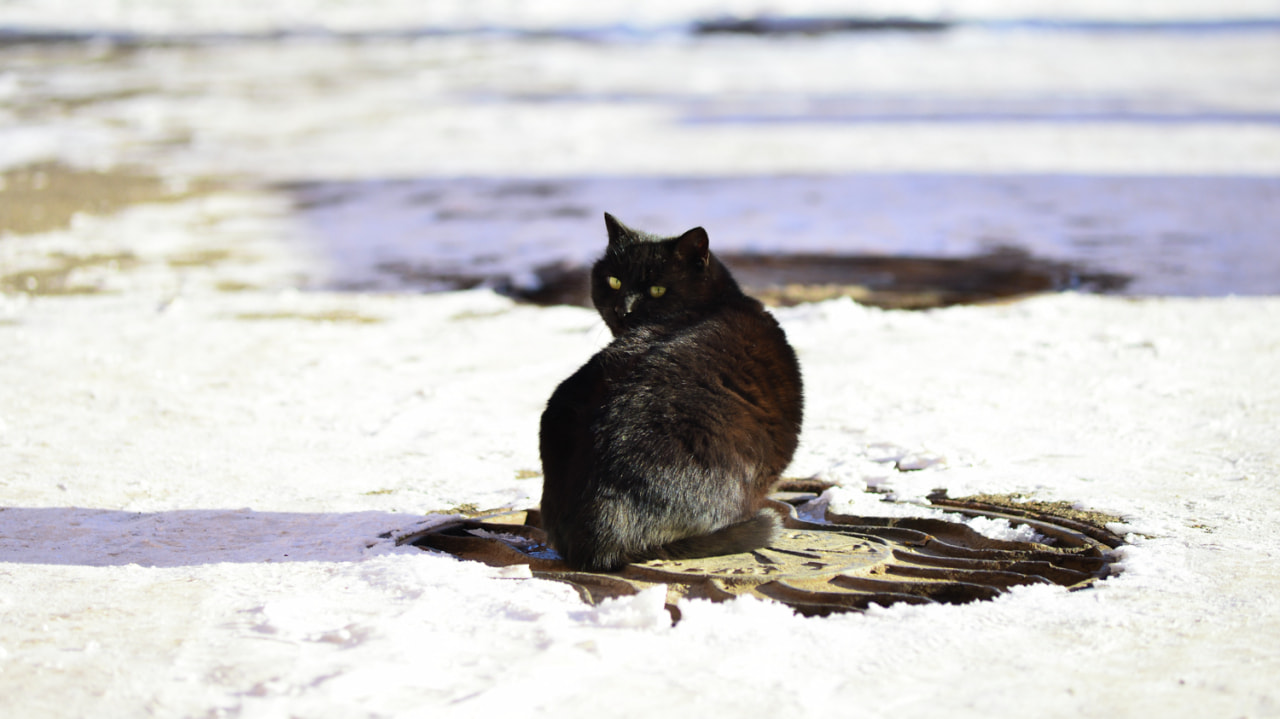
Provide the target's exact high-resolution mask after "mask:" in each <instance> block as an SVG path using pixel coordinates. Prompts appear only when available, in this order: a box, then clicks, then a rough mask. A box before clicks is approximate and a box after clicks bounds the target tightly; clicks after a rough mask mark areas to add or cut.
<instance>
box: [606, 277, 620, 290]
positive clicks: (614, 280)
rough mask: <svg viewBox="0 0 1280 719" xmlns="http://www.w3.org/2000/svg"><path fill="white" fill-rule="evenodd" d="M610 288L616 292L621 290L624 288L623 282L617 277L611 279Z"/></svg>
mask: <svg viewBox="0 0 1280 719" xmlns="http://www.w3.org/2000/svg"><path fill="white" fill-rule="evenodd" d="M609 286H610V287H612V288H613V289H615V290H616V289H619V288H621V287H622V280H620V279H618V278H617V277H610V278H609Z"/></svg>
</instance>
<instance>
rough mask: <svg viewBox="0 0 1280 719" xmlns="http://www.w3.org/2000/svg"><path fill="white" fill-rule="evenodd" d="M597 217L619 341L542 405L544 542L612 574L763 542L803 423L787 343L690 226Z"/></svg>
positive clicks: (605, 300)
mask: <svg viewBox="0 0 1280 719" xmlns="http://www.w3.org/2000/svg"><path fill="white" fill-rule="evenodd" d="M605 226H606V228H607V230H608V235H609V245H608V249H607V250H606V252H605V255H604V257H602V258H601V259H600V260H599V261H598V262H597V263H596V264H595V266H594V267H593V268H592V272H591V295H592V300H593V301H594V303H595V306H596V309H597V310H599V312H600V316H601V317H603V318H604V321H605V324H606V325H608V327H609V329H610V330H611V331H612V332H613V335H614V339H613V341H612V342H611V343H610V344H609V346H607V347H605V348H604V349H603V350H601V351H600V352H599V353H597V354H596V355H595V356H594V357H592V358H591V360H590V361H588V362H587V363H586V364H585V365H583V367H582V368H581V369H579V370H578V371H577V372H576V373H574V374H573V375H572V376H570V377H569V378H568V379H567V380H565V381H564V382H563V383H561V384H560V386H559V387H558V388H557V389H556V391H555V393H554V394H552V396H551V399H550V400H549V401H548V402H547V408H546V411H545V412H544V413H543V415H542V428H541V435H540V440H541V451H542V467H543V476H544V480H543V487H542V505H541V510H542V526H543V529H544V530H545V531H546V533H547V537H548V540H549V541H550V543H551V546H552V547H554V548H555V549H556V551H557V552H559V553H560V555H561V557H563V558H564V560H565V562H566V563H568V565H569V566H571V567H573V568H575V569H585V570H612V569H617V568H619V567H621V566H622V565H624V564H626V563H628V562H635V561H643V560H646V559H654V558H672V559H675V558H690V557H703V556H713V555H719V554H732V553H736V552H745V551H750V550H753V549H757V548H759V547H763V546H766V545H768V544H769V543H770V542H771V541H772V540H773V539H774V537H775V535H776V534H777V531H778V524H779V518H778V515H777V514H776V513H774V512H772V511H771V510H768V509H763V508H762V507H763V504H764V501H765V495H766V494H767V493H768V491H769V489H770V487H771V486H772V485H773V484H774V483H775V482H776V481H777V480H778V478H779V475H780V474H781V473H782V470H783V469H785V468H786V466H787V464H788V463H790V461H791V456H792V454H793V453H794V452H795V448H796V442H797V439H798V436H799V433H800V422H801V417H802V397H801V382H800V368H799V364H798V363H797V362H796V356H795V353H794V352H793V351H792V349H791V346H790V345H789V344H787V340H786V336H785V335H784V334H783V331H782V328H781V327H779V326H778V323H777V322H776V321H775V320H774V319H773V317H772V316H771V315H770V314H769V313H767V312H766V311H765V310H764V307H763V306H762V305H761V304H760V303H759V302H758V301H757V300H755V299H752V298H751V297H748V296H746V295H745V294H743V293H742V290H741V289H740V288H739V287H738V284H737V282H735V281H734V279H733V277H732V276H730V274H729V271H728V270H727V269H725V267H724V265H722V264H721V263H720V261H719V260H718V259H716V257H715V255H714V254H711V252H710V251H709V250H708V247H707V233H706V231H705V230H703V229H702V228H701V227H698V228H695V229H692V230H689V231H688V232H686V233H684V234H683V235H681V236H679V237H676V238H666V239H664V238H659V237H655V236H653V235H650V234H647V233H643V232H638V231H636V230H632V229H630V228H628V227H626V226H624V225H623V224H622V223H620V222H618V221H617V220H616V219H614V218H613V217H612V216H611V215H609V214H607V213H606V214H605ZM610 278H616V280H614V282H615V283H617V284H620V287H619V288H617V289H614V288H613V287H611V286H610ZM655 286H656V287H661V288H665V290H666V291H665V294H662V295H661V296H659V297H654V296H652V294H651V292H650V288H652V287H655Z"/></svg>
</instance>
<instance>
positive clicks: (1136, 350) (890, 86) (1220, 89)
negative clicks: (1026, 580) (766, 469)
mask: <svg viewBox="0 0 1280 719" xmlns="http://www.w3.org/2000/svg"><path fill="white" fill-rule="evenodd" d="M420 5H421V4H420V3H408V2H391V1H389V0H388V1H385V2H378V3H359V4H357V3H338V2H302V1H301V0H299V1H297V2H282V3H277V4H274V5H272V6H271V7H270V8H266V9H263V8H259V7H258V6H257V5H254V4H250V3H239V2H224V3H203V2H166V3H162V2H116V3H101V4H99V3H93V4H82V3H74V4H73V3H56V2H48V1H47V0H42V1H41V2H35V1H19V2H7V3H0V28H4V29H5V30H11V29H12V30H14V31H15V32H16V31H21V32H25V33H33V32H43V33H46V34H47V35H51V34H54V33H58V32H62V33H67V34H71V35H75V36H84V35H93V34H105V35H109V36H110V37H112V38H115V39H114V40H98V41H96V42H90V41H84V40H77V41H75V42H72V43H68V44H56V43H55V44H20V45H6V46H4V47H3V48H0V53H2V57H3V58H4V64H3V66H2V67H0V167H3V168H18V167H22V166H28V165H29V164H30V163H37V162H51V161H56V162H59V163H62V165H65V166H74V167H82V168H96V169H110V168H113V167H119V166H131V167H136V168H142V169H143V170H145V171H147V172H150V173H153V174H155V175H156V176H159V177H161V178H163V179H164V181H165V183H166V185H165V186H166V187H172V188H175V189H174V197H172V198H170V201H167V202H163V203H154V204H141V205H135V206H132V207H128V208H126V209H123V210H122V211H119V212H116V213H113V214H108V215H92V214H80V215H77V216H75V217H73V218H72V219H71V220H70V221H69V223H68V224H67V226H65V227H58V228H52V229H49V230H48V231H45V232H41V233H38V234H24V235H14V234H10V235H6V236H0V279H3V278H7V277H10V276H24V277H26V276H39V277H46V276H47V273H46V274H39V272H38V271H54V270H56V269H57V268H59V267H63V268H65V274H66V277H64V278H63V280H65V282H66V283H67V285H68V286H71V287H75V288H79V289H78V290H77V291H79V292H82V294H70V295H56V294H41V293H40V290H41V287H39V286H38V283H37V286H33V287H30V288H28V289H30V290H31V291H32V292H33V294H25V293H22V292H18V291H12V292H9V293H8V294H5V295H0V507H2V508H0V613H2V615H3V619H4V621H3V623H2V624H0V701H2V703H3V706H4V707H5V712H6V715H13V716H137V715H146V714H154V715H160V716H245V717H275V716H332V717H351V716H464V715H466V716H476V715H481V714H496V713H499V712H502V713H508V714H509V713H513V712H514V713H520V714H528V715H531V716H547V715H554V716H556V717H570V718H573V717H587V716H592V717H595V716H605V715H607V716H674V715H676V714H684V713H700V714H706V715H715V716H743V717H756V716H759V717H764V716H769V717H777V716H823V717H829V716H843V715H857V716H870V717H925V716H939V715H946V716H956V717H992V716H1028V715H1034V716H1072V717H1075V716H1108V717H1113V716H1114V717H1125V716H1133V717H1147V716H1194V717H1201V716H1250V717H1263V716H1275V715H1278V714H1280V690H1277V688H1276V687H1277V686H1278V685H1280V683H1278V682H1277V677H1280V609H1277V606H1276V603H1275V602H1274V601H1273V597H1274V596H1275V595H1276V593H1277V592H1278V591H1280V576H1277V573H1276V572H1275V570H1274V567H1273V565H1274V564H1275V562H1276V560H1277V558H1278V557H1280V500H1278V499H1277V496H1280V456H1278V455H1277V450H1276V427H1277V426H1280V373H1277V372H1276V367H1277V366H1280V301H1278V300H1277V299H1276V298H1275V297H1274V296H1273V295H1275V294H1277V288H1276V286H1275V285H1274V284H1270V283H1271V282H1273V281H1274V278H1275V277H1277V276H1280V268H1277V265H1276V250H1275V248H1276V247H1277V246H1280V242H1278V239H1280V238H1277V236H1276V232H1277V229H1276V228H1277V227H1280V218H1277V207H1280V201H1275V200H1276V199H1277V182H1278V180H1277V178H1278V177H1280V122H1277V120H1276V119H1275V118H1276V115H1277V113H1280V99H1278V98H1280V71H1278V70H1277V68H1280V42H1277V38H1278V37H1280V33H1277V31H1276V30H1275V29H1274V27H1273V25H1274V19H1275V18H1277V17H1280V8H1277V6H1276V5H1275V3H1270V2H1245V1H1240V2H1229V3H1197V2H1191V1H1190V0H1184V1H1183V2H1173V3H1133V4H1132V6H1131V7H1130V8H1129V10H1128V11H1126V12H1120V11H1118V10H1117V9H1116V7H1117V6H1116V4H1114V3H1102V2H1096V3H1093V2H1089V3H1075V4H1071V5H1059V4H1055V3H1050V2H1036V3H1032V4H1022V3H1019V4H1013V3H999V2H982V3H976V2H975V3H940V2H913V3H871V2H867V3H858V4H856V5H854V6H849V5H847V4H843V3H841V4H836V3H824V2H817V1H814V2H809V3H806V4H803V5H796V6H795V8H794V14H796V15H810V16H815V15H823V14H831V13H834V12H837V11H839V12H851V10H850V8H851V7H852V8H853V9H854V10H859V11H866V12H869V13H872V14H874V13H877V12H879V13H883V12H893V13H904V14H913V15H914V16H919V17H939V16H944V17H954V18H959V19H962V20H963V19H966V18H968V19H970V20H973V19H977V20H981V21H982V22H985V23H987V24H985V25H984V24H981V23H979V24H976V25H972V26H963V27H960V28H957V29H955V30H952V31H947V32H944V33H940V34H939V33H934V34H929V33H925V34H922V35H916V34H870V35H864V34H843V35H829V36H816V37H791V36H788V37H780V38H758V37H704V38H699V37H694V36H692V35H690V34H689V33H688V32H686V31H687V29H688V27H689V26H690V24H691V23H693V22H695V21H696V20H699V19H704V18H708V17H711V18H715V17H722V16H724V15H726V14H727V13H730V12H737V13H745V14H750V13H752V12H754V11H755V10H756V8H755V6H754V5H751V6H750V7H748V6H747V5H745V4H733V3H728V2H724V3H686V4H676V3H665V2H651V3H646V4H644V5H643V6H639V5H637V6H634V7H630V8H627V9H626V10H625V11H623V10H616V9H609V8H606V7H604V6H603V5H597V4H585V3H577V2H556V3H549V4H547V5H546V6H545V7H543V9H541V10H537V11H535V10H533V9H531V7H532V6H527V5H524V4H519V3H497V2H494V3H485V2H473V3H439V4H436V3H433V4H431V7H430V9H427V10H423V9H422V8H421V7H420ZM539 7H542V6H539ZM789 11H790V8H789ZM1010 17H1015V18H1016V17H1021V18H1033V19H1034V18H1037V17H1038V18H1046V17H1047V18H1058V19H1067V20H1073V21H1080V22H1083V23H1084V24H1083V25H1080V26H1078V27H1077V28H1076V29H1075V30H1069V31H1068V30H1053V29H1046V28H1045V27H1042V26H1037V25H1035V24H1034V23H1032V24H1028V23H1023V24H1022V25H1017V26H1015V27H1005V26H1001V25H999V24H992V23H991V22H990V21H992V19H993V18H994V19H996V20H999V19H1001V18H1010ZM1223 18H1226V19H1228V20H1231V19H1235V20H1240V19H1242V18H1243V20H1241V22H1242V23H1243V25H1244V27H1243V28H1242V27H1240V26H1235V25H1231V26H1229V27H1223V26H1221V25H1214V24H1213V23H1212V22H1209V25H1208V26H1205V25H1196V23H1198V22H1208V21H1213V20H1214V19H1219V20H1220V19H1223ZM1206 19H1207V20H1206ZM1259 19H1260V20H1259ZM1268 19H1269V20H1268ZM1098 20H1102V21H1124V22H1130V23H1133V22H1137V21H1144V22H1156V23H1157V24H1159V23H1161V22H1165V23H1168V22H1174V23H1175V24H1176V23H1184V25H1186V26H1185V27H1183V29H1181V30H1179V29H1177V28H1174V29H1169V28H1167V27H1164V28H1156V29H1154V30H1153V29H1150V28H1148V29H1145V30H1143V29H1140V28H1135V27H1133V26H1132V24H1131V25H1130V26H1129V28H1128V29H1127V30H1126V29H1123V28H1122V29H1119V30H1117V29H1114V28H1112V29H1105V28H1103V29H1101V30H1100V29H1098V28H1093V29H1090V28H1089V27H1088V26H1087V25H1088V23H1089V22H1093V21H1098ZM1268 22H1270V23H1271V24H1270V25H1269V24H1268ZM1250 23H1252V24H1250ZM406 27H408V28H413V29H414V30H413V31H412V32H407V33H405V32H401V33H399V34H396V33H394V32H391V33H388V32H387V31H388V30H395V29H397V28H398V29H401V30H403V28H406ZM424 28H435V29H436V30H448V31H449V32H435V31H432V32H425V31H424ZM566 28H568V29H570V30H573V31H572V32H568V31H566V30H565V29H566ZM584 28H585V29H586V30H583V29H584ZM282 29H283V30H286V31H288V32H286V33H285V37H284V39H282V40H274V39H272V33H274V32H275V31H277V30H282ZM547 29H550V30H552V32H550V33H544V34H541V35H537V34H530V32H529V31H534V30H536V31H542V30H547ZM335 32H336V33H339V36H336V37H335V36H333V35H331V34H329V33H335ZM342 33H346V34H345V35H343V34H342ZM184 35H185V36H188V39H187V40H182V41H173V42H169V43H160V44H154V43H152V42H148V41H145V39H146V38H153V39H154V38H170V39H171V40H172V39H174V38H179V39H181V38H180V36H184ZM194 36H199V37H195V39H194V40H191V38H192V37H194ZM215 36H216V37H215ZM140 37H141V38H143V39H144V41H139V40H138V38H140ZM0 39H2V38H0ZM206 180H209V181H212V182H213V184H212V186H211V187H212V189H207V190H200V191H198V192H191V193H190V196H185V195H184V194H183V193H184V192H186V190H184V189H183V188H194V187H201V186H202V185H201V184H200V183H201V182H204V181H206ZM566 188H567V189H566ZM4 191H6V190H5V189H3V188H0V192H4ZM8 191H12V188H9V190H8ZM504 193H505V194H504ZM605 210H609V211H612V212H615V213H617V214H619V216H621V217H623V218H624V219H625V220H626V221H629V222H634V224H636V225H639V226H642V227H651V228H652V229H654V230H656V231H664V232H675V231H679V230H682V229H684V228H685V227H686V226H689V225H693V224H703V225H705V226H706V227H707V228H708V230H709V231H710V233H711V237H712V242H713V248H714V247H716V246H722V245H723V246H729V247H734V248H736V249H741V250H749V251H787V250H791V251H796V250H803V251H806V252H837V253H856V252H873V253H902V254H919V255H931V256H962V255H966V254H969V253H972V252H975V251H981V250H983V249H984V248H986V247H989V246H991V245H998V244H1011V245H1014V246H1019V247H1022V248H1024V249H1027V250H1028V251H1031V252H1033V253H1035V254H1037V255H1042V256H1049V257H1054V258H1058V259H1066V260H1070V261H1073V262H1083V263H1094V264H1096V265H1099V266H1102V267H1104V268H1108V269H1112V270H1116V271H1121V272H1125V273H1132V274H1134V275H1135V277H1136V278H1137V279H1136V280H1135V282H1136V283H1137V284H1136V285H1135V293H1136V294H1140V295H1142V294H1173V295H1184V296H1183V297H1164V298H1159V297H1149V298H1142V299H1140V298H1117V297H1098V296H1087V295H1074V294H1065V295H1055V296H1047V297H1039V298H1034V299H1030V300H1025V301H1020V302H1016V303H1010V304H1001V305H991V306H979V307H957V308H951V309H947V310H939V311H931V312H923V313H904V312H891V311H881V310H876V309H870V308H866V307H862V306H859V305H856V304H854V303H852V302H850V301H835V302H829V303H824V304H818V305H802V306H798V307H794V308H789V309H784V310H778V311H776V312H775V314H776V316H777V317H778V318H779V320H780V321H781V322H782V324H783V326H784V328H785V329H786V331H787V333H788V336H789V338H790V339H791V341H792V343H793V344H794V345H795V347H796V350H797V352H798V353H799V356H800V359H801V362H802V365H803V369H804V373H805V381H806V388H807V403H806V423H805V429H804V434H803V437H802V443H801V447H800V450H799V452H798V453H797V456H796V459H795V462H794V463H793V465H792V467H791V468H790V469H789V470H788V475H789V476H795V477H817V478H821V479H826V480H830V481H835V482H838V483H839V484H840V486H839V487H838V488H837V489H834V490H832V491H831V492H829V493H828V494H827V495H826V496H825V497H824V498H823V499H822V500H821V501H822V502H829V503H830V506H831V507H832V508H833V509H835V510H837V511H841V512H848V513H881V514H897V513H904V512H907V513H913V514H922V515H924V516H935V515H934V514H933V513H935V512H936V511H937V510H936V509H935V508H932V507H929V506H927V504H926V500H925V499H924V498H925V497H926V496H927V495H928V494H929V493H930V492H932V491H933V490H935V489H937V488H945V489H947V490H948V491H949V492H950V494H951V495H952V496H963V495H966V494H975V493H1021V494H1024V495H1027V496H1030V497H1034V498H1036V499H1043V500H1054V501H1058V500H1061V501H1068V502H1071V503H1074V504H1076V505H1077V506H1080V507H1082V508H1088V509H1095V510H1099V511H1104V512H1108V513H1111V514H1115V515H1118V516H1121V517H1123V518H1124V522H1123V523H1121V524H1116V525H1113V526H1112V529H1113V530H1115V531H1118V532H1120V533H1122V534H1125V535H1127V539H1128V541H1129V544H1128V545H1126V546H1125V547H1123V548H1122V549H1121V550H1120V557H1119V559H1120V561H1119V565H1118V566H1119V567H1120V568H1121V572H1120V574H1119V575H1117V576H1115V577H1112V578H1109V579H1107V580H1105V581H1103V582H1101V583H1100V584H1099V585H1097V586H1096V587H1094V588H1092V589H1089V590H1085V591H1080V592H1074V593H1070V592H1066V591H1065V590H1062V589H1060V588H1055V587H1026V588H1020V589H1018V590H1015V591H1014V592H1012V593H1010V594H1008V595H1006V596H1003V597H1002V598H1000V599H998V600H996V601H993V602H986V603H977V604H972V605H968V606H963V607H957V606H929V607H917V606H910V607H909V606H895V607H892V608H889V609H877V610H874V611H871V612H868V613H866V614H862V615H847V616H837V617H831V618H826V619H803V618H800V617H797V616H795V615H793V614H792V612H791V611H790V610H789V609H787V608H786V607H783V606H781V605H776V604H769V603H765V602H759V601H754V600H740V601H736V602H731V603H727V604H711V603H706V602H698V601H695V602H685V603H683V604H682V605H681V614H682V620H681V622H680V623H679V624H678V625H676V626H674V627H673V626H671V624H670V615H669V614H668V613H667V612H666V611H665V610H664V609H663V606H662V605H663V600H664V595H663V593H662V592H660V591H658V592H649V593H644V594H641V595H638V596H636V597H633V598H630V599H625V600H620V601H614V602H609V603H606V604H604V605H602V606H599V607H594V608H593V607H588V606H586V605H584V604H582V603H581V601H580V600H579V599H578V596H577V595H576V593H575V592H574V591H573V590H572V589H571V588H569V587H567V586H565V585H561V584H556V583H551V582H543V581H539V580H534V579H531V578H528V577H527V576H522V573H521V572H519V571H512V570H510V569H506V570H499V569H491V568H488V567H485V566H482V565H478V564H473V563H466V562H460V561H458V560H455V559H453V558H451V557H447V556H444V555H439V554H434V553H430V552H423V551H420V550H417V549H412V548H404V547H399V548H398V547H395V546H394V537H396V536H397V535H399V534H402V533H406V532H410V531H413V530H416V529H420V528H422V527H424V526H428V525H429V524H431V523H434V522H439V521H442V520H443V519H445V518H446V517H447V516H449V513H450V512H452V511H463V510H467V509H470V508H481V509H483V508H498V507H525V506H530V505H532V504H533V503H535V502H536V501H537V498H538V496H539V492H540V484H539V482H540V478H539V476H538V475H537V470H538V469H539V460H538V455H537V440H536V436H537V424H538V418H539V415H540V412H541V409H542V406H543V403H544V402H545V400H546V397H547V396H548V395H549V394H550V392H551V391H552V389H553V388H554V387H555V385H556V383H557V382H559V381H560V380H561V379H563V378H564V377H566V376H568V374H569V373H570V372H572V371H573V370H574V369H575V368H576V367H578V366H579V365H580V364H581V363H582V362H583V361H585V360H586V358H587V357H589V356H590V354H591V353H592V352H594V351H595V350H596V349H597V348H599V347H600V346H602V344H603V343H605V342H606V341H607V340H608V332H607V330H606V329H605V328H604V326H603V324H602V323H601V322H600V321H599V319H598V317H596V316H595V315H594V314H593V313H591V312H589V311H587V310H585V309H578V308H569V307H552V308H538V307H533V306H526V305H518V304H515V303H513V302H511V301H510V300H508V299H505V298H503V297H500V296H498V295H496V294H494V293H492V292H489V291H487V290H477V291H472V292H461V293H444V294H415V293H408V292H399V293H394V292H381V293H378V292H364V293H361V292H356V291H350V290H346V291H344V290H343V288H352V287H363V288H365V289H366V290H403V289H405V288H406V287H405V286H404V285H400V284H397V283H398V282H399V280H400V279H403V273H401V274H397V273H396V272H395V271H389V269H388V268H394V267H396V266H397V264H396V263H399V265H398V266H399V267H400V268H401V269H403V268H405V267H409V268H413V267H416V266H421V265H429V266H431V267H434V268H437V269H441V268H442V269H444V270H472V269H475V268H477V267H479V268H487V269H488V270H491V271H492V272H493V273H495V274H502V275H507V276H510V277H512V278H514V279H515V280H516V281H520V280H521V277H524V278H525V281H528V278H527V274H528V273H529V272H530V271H531V270H532V268H533V267H534V266H536V265H538V264H541V263H544V262H555V261H571V262H584V261H587V260H589V259H590V257H591V256H592V255H593V254H594V253H595V252H596V251H597V249H596V248H597V247H598V246H599V244H600V243H601V242H602V238H601V232H600V229H601V228H600V226H599V225H600V222H599V219H598V218H599V215H600V213H601V212H603V211H605ZM717 243H721V244H717ZM76 258H79V259H78V260H77V261H74V262H73V261H72V260H75V259H76ZM94 258H97V259H94ZM104 258H107V259H104ZM109 258H116V259H114V260H110V259H109ZM1144 264H1150V265H1151V266H1153V267H1154V266H1158V267H1159V271H1147V269H1146V268H1144ZM50 268H53V269H52V270H51V269H50ZM22 273H28V275H22ZM522 273H524V274H523V275H522ZM1162 283H1164V284H1162ZM6 286H7V285H6ZM24 286H25V285H24ZM410 288H411V289H414V290H415V291H417V290H421V289H422V288H421V287H413V286H412V285H411V283H410ZM1231 292H1240V293H1242V294H1249V295H1254V296H1253V297H1250V298H1247V299H1246V298H1232V297H1224V296H1223V295H1226V294H1229V293H1231ZM1197 296H1198V297H1197ZM903 469H910V470H911V471H902V470H903ZM867 489H872V490H874V493H869V492H866V491H864V490H867ZM886 499H889V500H891V501H889V502H886V501H884V500H886ZM980 529H981V530H982V531H987V532H990V533H992V534H993V535H995V536H1004V537H1009V538H1021V539H1026V538H1029V537H1028V536H1027V535H1026V534H1025V528H1023V529H1019V528H1017V527H1005V526H997V527H980Z"/></svg>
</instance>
